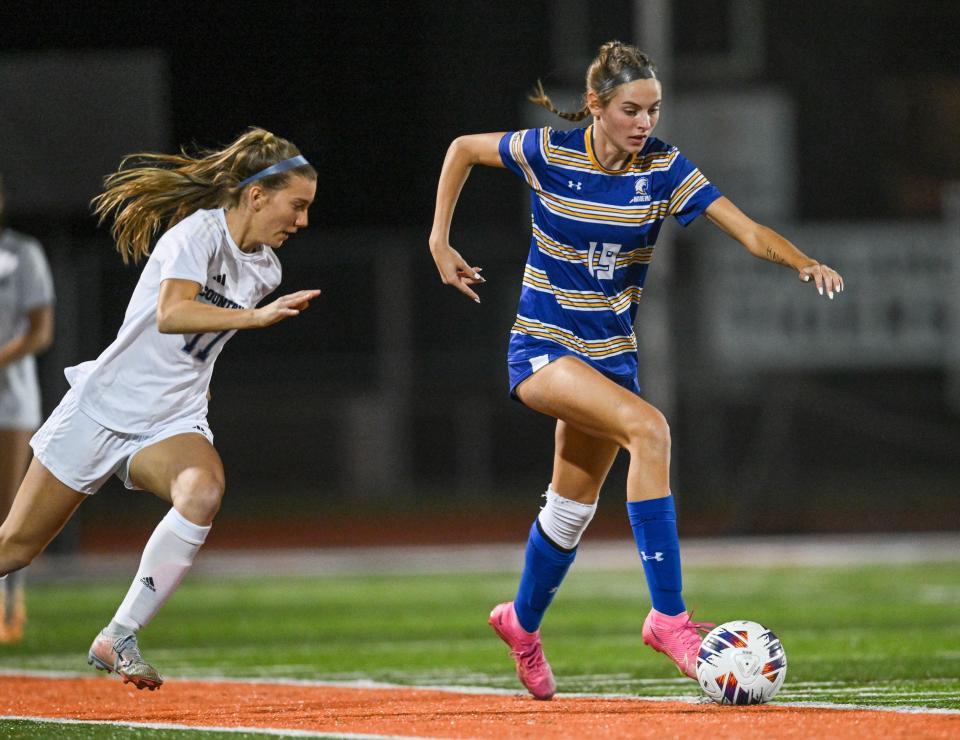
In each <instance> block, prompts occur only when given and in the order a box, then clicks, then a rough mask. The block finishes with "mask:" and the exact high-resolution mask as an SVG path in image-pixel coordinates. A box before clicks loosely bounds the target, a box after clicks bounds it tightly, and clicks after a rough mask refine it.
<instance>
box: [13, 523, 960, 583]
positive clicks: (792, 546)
mask: <svg viewBox="0 0 960 740" xmlns="http://www.w3.org/2000/svg"><path fill="white" fill-rule="evenodd" d="M681 551H682V555H683V563H684V565H685V566H687V567H690V566H713V565H715V566H724V567H727V566H736V567H746V568H751V567H752V568H770V567H831V566H848V565H871V564H879V563H884V564H905V563H932V562H960V532H940V533H898V534H868V535H856V534H844V535H791V536H778V537H732V538H705V539H683V540H682V541H681ZM523 557H524V544H523V543H522V542H520V541H519V540H518V541H517V542H516V543H510V544H504V543H496V544H471V545H445V546H439V545H407V546H394V547H336V548H309V549H296V550H207V551H204V552H201V554H200V556H199V557H198V558H197V561H196V563H195V564H194V567H193V571H192V572H193V574H204V575H216V576H230V575H254V574H275V573H282V574H284V575H302V576H311V575H330V574H342V573H367V574H387V573H442V572H446V573H450V572H457V573H466V572H481V573H484V572H510V571H517V570H519V569H520V568H521V567H522V565H523ZM637 557H638V556H637V551H636V545H635V544H634V543H633V541H632V540H626V539H625V540H591V539H590V537H589V532H588V533H587V536H586V537H585V538H584V541H583V543H582V544H581V545H580V548H579V551H578V554H577V570H578V571H584V570H590V571H604V570H606V571H609V570H622V569H629V568H634V567H636V561H637ZM138 560H139V553H134V552H130V553H111V554H107V555H84V554H69V555H58V554H45V555H43V556H41V557H40V558H39V559H38V560H37V561H36V562H34V563H33V564H32V565H31V566H30V578H31V579H32V580H36V581H42V580H50V581H53V580H57V581H61V580H73V579H78V580H87V579H91V578H103V577H120V576H129V575H130V573H131V572H132V571H135V570H136V564H137V561H138ZM131 569H132V570H131Z"/></svg>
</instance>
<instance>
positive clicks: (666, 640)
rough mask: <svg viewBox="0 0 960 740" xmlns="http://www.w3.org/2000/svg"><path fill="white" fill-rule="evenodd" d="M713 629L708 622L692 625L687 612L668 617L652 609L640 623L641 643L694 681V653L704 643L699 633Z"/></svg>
mask: <svg viewBox="0 0 960 740" xmlns="http://www.w3.org/2000/svg"><path fill="white" fill-rule="evenodd" d="M713 627H714V625H712V624H710V623H709V622H692V621H691V620H690V615H689V614H687V613H686V612H680V613H679V614H677V615H676V616H673V617H668V616H667V615H666V614H661V613H660V612H658V611H657V610H656V609H651V610H650V613H649V614H648V615H647V618H646V619H645V620H644V622H643V641H644V643H646V644H647V645H649V646H650V647H652V648H653V649H654V650H658V651H659V652H661V653H663V654H664V655H666V656H667V657H668V658H670V660H672V661H673V662H674V663H676V664H677V668H679V669H680V672H681V673H682V674H684V675H685V676H689V677H690V678H692V679H693V680H694V681H696V680H697V653H699V652H700V643H701V642H703V638H702V637H701V636H700V631H701V630H703V631H707V630H710V629H712V628H713Z"/></svg>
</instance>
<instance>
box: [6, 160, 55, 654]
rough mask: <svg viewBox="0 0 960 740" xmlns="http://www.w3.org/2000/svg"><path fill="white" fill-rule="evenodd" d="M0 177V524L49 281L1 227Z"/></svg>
mask: <svg viewBox="0 0 960 740" xmlns="http://www.w3.org/2000/svg"><path fill="white" fill-rule="evenodd" d="M4 206H5V194H4V189H3V177H2V175H0V520H2V519H4V518H6V516H7V513H8V512H9V511H10V506H11V505H12V504H13V498H14V496H15V495H16V493H17V486H19V485H20V481H21V480H22V479H23V474H24V473H25V472H26V470H27V465H28V463H29V462H30V437H31V436H32V435H33V433H34V432H35V431H36V429H37V427H39V426H40V422H41V421H42V420H43V419H42V417H41V411H40V384H39V382H38V380H37V368H36V363H35V362H34V355H36V354H38V353H40V352H42V351H43V350H45V349H46V348H47V347H48V346H49V345H50V342H51V341H52V340H53V279H52V277H51V276H50V267H49V265H48V264H47V259H46V257H44V254H43V249H42V248H41V246H40V244H39V243H38V242H37V241H36V240H35V239H31V238H30V237H29V236H26V235H24V234H20V233H18V232H16V231H14V230H13V229H9V228H7V227H6V223H5V221H4ZM23 576H24V573H23V571H18V572H17V573H13V574H11V576H10V577H9V578H7V579H5V580H4V581H3V582H2V583H0V643H15V642H20V640H21V639H23V629H24V625H25V624H26V620H27V610H26V601H25V594H24V577H23Z"/></svg>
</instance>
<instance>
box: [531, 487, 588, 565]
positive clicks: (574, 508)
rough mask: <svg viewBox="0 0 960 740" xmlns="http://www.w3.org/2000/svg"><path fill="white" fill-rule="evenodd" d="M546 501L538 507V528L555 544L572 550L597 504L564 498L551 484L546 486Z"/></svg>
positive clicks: (577, 543) (578, 542)
mask: <svg viewBox="0 0 960 740" xmlns="http://www.w3.org/2000/svg"><path fill="white" fill-rule="evenodd" d="M544 495H545V496H546V497H547V503H546V504H544V506H543V508H542V509H540V514H539V516H538V517H537V519H538V520H539V521H540V529H542V530H543V533H544V534H545V535H546V536H547V537H548V538H549V539H550V541H551V542H553V544H555V545H559V546H560V547H562V548H564V549H565V550H572V549H573V548H575V547H576V546H577V545H579V544H580V538H581V537H582V536H583V533H584V531H585V530H586V528H587V526H588V525H589V524H590V522H591V520H592V519H593V515H594V514H596V513H597V504H596V503H592V504H581V503H580V502H579V501H574V500H572V499H569V498H564V497H563V496H561V495H560V494H558V493H557V492H556V491H554V490H553V486H552V485H550V486H547V492H546V493H545V494H544Z"/></svg>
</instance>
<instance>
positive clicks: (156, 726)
mask: <svg viewBox="0 0 960 740" xmlns="http://www.w3.org/2000/svg"><path fill="white" fill-rule="evenodd" d="M2 720H12V721H16V722H35V723H37V724H49V725H90V726H97V727H99V726H101V725H106V726H110V727H122V728H124V729H129V730H144V729H146V730H188V731H197V732H224V733H227V732H229V733H234V734H238V735H239V734H241V733H246V734H250V735H279V736H280V737H321V738H346V740H442V738H429V737H424V736H423V735H368V734H358V733H356V732H311V731H309V730H280V729H272V728H264V727H217V726H215V725H181V724H176V723H173V722H117V721H112V720H95V719H61V718H59V717H20V716H16V715H11V714H4V715H0V721H2Z"/></svg>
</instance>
